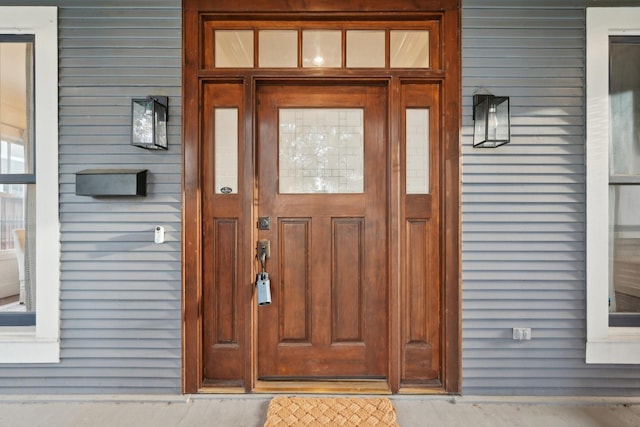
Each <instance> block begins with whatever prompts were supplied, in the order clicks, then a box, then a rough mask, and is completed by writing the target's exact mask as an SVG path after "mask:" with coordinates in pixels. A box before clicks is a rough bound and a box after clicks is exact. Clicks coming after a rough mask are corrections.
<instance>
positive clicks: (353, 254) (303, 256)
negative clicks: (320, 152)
mask: <svg viewBox="0 0 640 427" xmlns="http://www.w3.org/2000/svg"><path fill="white" fill-rule="evenodd" d="M387 90H388V89H387V88H386V87H385V86H380V85H367V86H360V85H346V84H345V85H334V84H332V85H311V84H307V85H300V86H295V85H288V86H284V85H265V86H261V87H259V88H258V97H257V100H258V107H257V108H258V119H257V120H258V129H259V135H258V157H257V159H258V160H257V163H258V170H259V173H258V177H259V178H258V182H259V183H258V200H259V202H258V206H259V208H258V211H259V216H261V217H264V216H268V217H270V218H271V220H272V227H271V230H265V231H260V232H259V238H260V239H268V240H270V241H271V247H272V249H271V253H272V258H271V259H270V260H268V269H267V271H268V272H269V273H270V279H271V283H272V299H273V304H272V305H270V306H267V307H260V308H259V309H258V325H259V327H258V329H257V334H258V354H257V357H258V378H260V379H264V378H287V379H291V378H386V376H387V374H386V373H387V360H388V331H387V328H388V315H387V313H388V294H389V292H388V276H387V263H388V257H387V233H388V231H387V222H388V221H387V203H388V198H387V192H386V184H385V183H386V180H387V172H386V169H387V168H386V159H387V155H386V151H387V137H386V135H387V124H386V121H387V102H386V99H387ZM281 108H358V109H362V110H363V115H364V192H363V193H360V194H280V193H279V191H278V111H279V110H280V109H281Z"/></svg>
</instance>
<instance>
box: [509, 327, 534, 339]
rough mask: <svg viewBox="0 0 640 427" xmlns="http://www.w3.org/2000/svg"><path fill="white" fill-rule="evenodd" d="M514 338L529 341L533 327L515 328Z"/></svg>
mask: <svg viewBox="0 0 640 427" xmlns="http://www.w3.org/2000/svg"><path fill="white" fill-rule="evenodd" d="M513 339H514V340H516V341H529V340H530V339H531V328H513Z"/></svg>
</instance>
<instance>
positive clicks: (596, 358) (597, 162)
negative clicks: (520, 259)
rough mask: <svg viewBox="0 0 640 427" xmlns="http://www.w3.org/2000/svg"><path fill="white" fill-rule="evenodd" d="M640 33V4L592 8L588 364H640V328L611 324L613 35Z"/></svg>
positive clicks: (589, 46) (589, 11)
mask: <svg viewBox="0 0 640 427" xmlns="http://www.w3.org/2000/svg"><path fill="white" fill-rule="evenodd" d="M612 35H640V7H636V8H633V7H624V8H598V7H594V8H587V149H586V165H587V176H586V183H587V230H586V232H587V236H586V239H587V266H586V267H587V352H586V361H587V363H629V364H631V363H634V364H635V363H640V328H635V327H629V328H627V327H625V328H620V327H609V308H608V305H609V304H608V297H609V292H608V286H609V285H608V284H609V226H608V224H609V209H608V205H609V135H610V133H609V130H610V123H609V36H612Z"/></svg>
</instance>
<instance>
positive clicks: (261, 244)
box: [258, 240, 271, 268]
mask: <svg viewBox="0 0 640 427" xmlns="http://www.w3.org/2000/svg"><path fill="white" fill-rule="evenodd" d="M269 258H271V241H270V240H259V241H258V259H259V260H260V262H261V263H263V264H264V261H266V260H268V259H269ZM262 267H263V268H264V265H263V266H262Z"/></svg>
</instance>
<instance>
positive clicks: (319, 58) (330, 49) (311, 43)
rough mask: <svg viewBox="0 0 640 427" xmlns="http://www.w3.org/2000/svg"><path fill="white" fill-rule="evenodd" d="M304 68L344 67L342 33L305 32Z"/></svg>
mask: <svg viewBox="0 0 640 427" xmlns="http://www.w3.org/2000/svg"><path fill="white" fill-rule="evenodd" d="M302 66H303V67H325V68H327V67H328V68H338V67H341V66H342V32H341V31H333V30H305V31H303V32H302Z"/></svg>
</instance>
